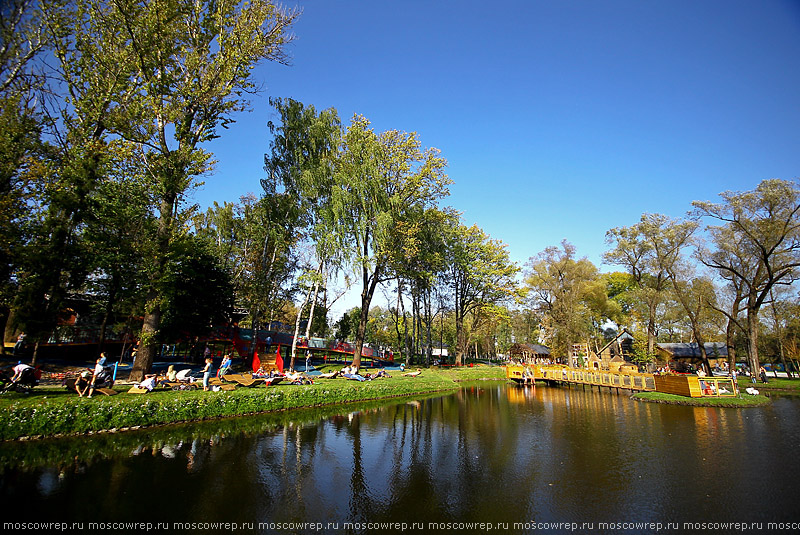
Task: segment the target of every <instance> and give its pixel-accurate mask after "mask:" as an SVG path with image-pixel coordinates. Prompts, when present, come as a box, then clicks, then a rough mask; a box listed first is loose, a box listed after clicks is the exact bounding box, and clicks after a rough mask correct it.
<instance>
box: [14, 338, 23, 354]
mask: <svg viewBox="0 0 800 535" xmlns="http://www.w3.org/2000/svg"><path fill="white" fill-rule="evenodd" d="M23 349H25V333H19V336H17V342H16V343H15V344H14V351H13V354H14V357H16V356H17V355H20V354H22V350H23Z"/></svg>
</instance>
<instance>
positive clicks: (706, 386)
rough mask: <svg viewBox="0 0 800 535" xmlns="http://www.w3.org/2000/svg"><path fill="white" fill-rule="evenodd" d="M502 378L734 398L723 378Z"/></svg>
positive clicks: (518, 371)
mask: <svg viewBox="0 0 800 535" xmlns="http://www.w3.org/2000/svg"><path fill="white" fill-rule="evenodd" d="M506 377H508V378H509V379H511V380H513V381H515V382H517V383H520V384H525V383H529V382H532V380H536V381H548V382H560V383H568V384H578V385H589V386H597V387H598V388H599V387H607V388H616V389H626V390H633V391H637V392H664V393H666V394H677V395H679V396H686V397H693V398H697V397H703V396H714V397H725V396H735V395H736V389H735V387H734V385H733V380H732V379H730V378H726V377H697V376H696V375H654V374H652V373H638V372H611V371H603V370H587V369H583V368H567V367H566V366H537V365H531V366H507V367H506Z"/></svg>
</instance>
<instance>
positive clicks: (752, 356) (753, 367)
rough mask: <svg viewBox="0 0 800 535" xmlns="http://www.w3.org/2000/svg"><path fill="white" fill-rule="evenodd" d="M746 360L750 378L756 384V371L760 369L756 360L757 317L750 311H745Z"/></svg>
mask: <svg viewBox="0 0 800 535" xmlns="http://www.w3.org/2000/svg"><path fill="white" fill-rule="evenodd" d="M747 330H748V331H749V332H748V333H747V352H748V355H747V358H748V359H749V363H750V377H751V378H752V379H754V380H755V381H754V382H757V379H756V378H757V377H758V370H759V368H761V364H759V360H758V317H757V316H756V314H753V313H752V312H751V311H750V310H748V311H747Z"/></svg>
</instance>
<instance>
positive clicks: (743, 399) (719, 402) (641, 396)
mask: <svg viewBox="0 0 800 535" xmlns="http://www.w3.org/2000/svg"><path fill="white" fill-rule="evenodd" d="M631 397H632V398H633V399H634V400H635V401H647V402H650V403H665V404H668V405H686V406H692V407H731V408H734V407H761V406H763V405H767V404H769V403H770V400H769V398H768V397H766V396H762V395H758V396H751V395H749V394H742V395H741V396H740V397H732V398H722V397H720V398H717V397H704V398H688V397H685V396H676V395H674V394H664V393H662V392H639V393H636V394H634V395H633V396H631Z"/></svg>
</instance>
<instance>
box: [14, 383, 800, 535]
mask: <svg viewBox="0 0 800 535" xmlns="http://www.w3.org/2000/svg"><path fill="white" fill-rule="evenodd" d="M341 411H342V409H341V408H338V409H325V410H317V411H303V412H291V413H288V412H287V413H283V414H278V415H265V416H259V417H249V418H242V419H235V420H224V421H218V422H211V423H204V424H194V425H184V426H170V427H165V428H159V429H152V430H145V431H139V432H131V433H124V434H115V435H110V434H108V435H97V436H92V437H80V438H76V439H65V440H49V441H39V442H27V443H5V444H1V445H0V463H1V464H2V469H1V471H0V499H1V500H2V502H3V504H4V510H5V511H6V512H5V517H6V518H5V519H6V520H7V521H17V522H28V521H31V519H36V520H37V521H65V522H66V521H69V522H82V523H86V526H88V523H89V522H125V521H143V520H146V521H148V522H152V523H158V522H163V523H165V525H169V526H172V527H173V528H174V525H175V524H174V523H176V522H235V523H237V527H239V530H238V531H251V532H281V533H289V532H303V533H305V532H309V533H311V532H316V531H317V529H316V528H317V527H319V526H312V527H307V529H297V526H296V523H299V522H315V523H316V522H319V523H320V524H319V525H320V526H322V527H323V529H322V531H323V532H331V533H345V532H357V533H361V532H364V533H366V532H376V531H387V532H390V531H395V532H399V530H393V529H384V530H375V529H373V528H374V527H375V526H376V525H377V523H381V522H385V523H389V522H400V523H405V524H406V528H407V530H408V531H414V530H413V529H411V528H412V527H414V526H413V523H414V522H416V523H420V524H422V525H426V526H427V523H428V522H436V523H443V522H444V523H446V522H451V523H454V524H455V526H451V527H460V528H463V527H465V525H466V524H465V523H469V522H486V523H491V525H492V526H495V527H500V528H503V527H506V526H507V527H508V531H510V532H533V531H549V532H567V531H564V530H547V529H544V528H545V527H549V526H551V523H558V522H570V523H576V524H577V525H578V526H580V525H582V524H584V523H585V524H586V526H585V528H586V529H584V530H583V531H581V530H580V529H579V530H578V531H579V532H588V531H589V529H588V528H589V527H592V528H593V529H592V531H594V532H626V533H634V532H652V531H654V530H648V529H641V528H640V529H621V530H614V529H610V528H609V526H604V527H603V525H602V524H601V523H615V524H622V523H636V522H639V523H641V522H653V523H661V524H662V525H664V526H667V525H668V523H675V524H677V525H680V526H682V527H681V529H680V530H673V532H678V531H685V530H684V527H683V523H684V522H693V523H703V522H706V523H720V522H725V523H727V522H755V523H759V522H762V523H763V526H762V529H761V530H760V531H764V530H765V529H766V527H767V522H792V521H794V522H797V521H798V520H800V515H798V510H800V508H799V507H798V506H797V505H796V503H797V491H798V489H799V485H798V481H800V460H798V456H797V455H796V451H797V446H798V445H800V401H798V400H797V399H796V398H794V399H793V398H779V399H777V400H775V402H774V403H773V404H772V405H771V406H768V407H765V408H751V409H721V408H692V407H680V406H671V405H655V404H649V403H637V402H634V401H632V400H630V399H629V398H628V396H627V394H625V393H623V394H616V393H610V392H598V391H597V390H592V391H590V390H583V389H582V388H577V389H575V388H572V389H570V388H567V387H562V388H559V387H536V388H532V387H517V386H506V385H500V384H497V383H482V384H481V385H476V386H469V387H466V388H464V389H462V390H461V391H459V392H457V393H455V394H453V395H449V396H444V397H429V398H426V399H419V400H412V401H408V400H404V401H393V402H391V403H388V404H383V405H381V404H375V403H373V404H370V405H361V406H354V407H348V408H347V410H346V411H345V412H341ZM259 523H262V526H261V528H259ZM278 523H283V524H278ZM290 523H291V526H294V528H295V529H278V528H285V527H286V526H287V525H290ZM345 523H351V525H347V524H345ZM515 523H516V524H515ZM437 525H438V524H437ZM86 526H84V528H85V527H86ZM251 526H252V529H249V528H250V527H251ZM515 526H516V527H515ZM205 527H206V528H207V527H208V526H205ZM444 527H447V526H444ZM618 527H620V526H618ZM621 527H625V526H621ZM716 527H719V526H716ZM753 527H754V529H753V530H749V532H758V531H759V530H757V529H755V528H758V524H755V525H754V526H753ZM429 528H430V526H429ZM167 531H171V532H172V531H174V529H170V530H167ZM199 531H207V530H199ZM417 531H418V532H419V531H426V532H430V531H431V530H430V529H425V530H417ZM475 531H479V530H475ZM714 531H718V532H719V531H722V532H728V530H726V529H715V530H714ZM729 531H730V532H734V531H737V532H742V531H741V530H740V529H737V530H734V529H730V530H729Z"/></svg>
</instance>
